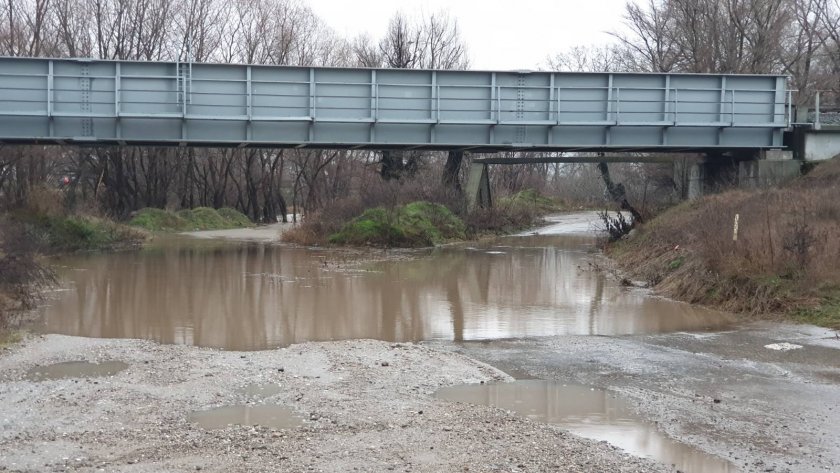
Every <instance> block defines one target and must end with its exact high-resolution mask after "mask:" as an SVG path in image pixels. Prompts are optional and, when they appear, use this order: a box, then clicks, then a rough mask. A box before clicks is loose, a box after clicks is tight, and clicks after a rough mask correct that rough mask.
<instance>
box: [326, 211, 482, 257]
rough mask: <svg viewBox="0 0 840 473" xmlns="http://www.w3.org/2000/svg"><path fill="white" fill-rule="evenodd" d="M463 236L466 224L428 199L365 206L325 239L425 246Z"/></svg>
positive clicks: (461, 238)
mask: <svg viewBox="0 0 840 473" xmlns="http://www.w3.org/2000/svg"><path fill="white" fill-rule="evenodd" d="M464 238H466V227H465V225H464V222H463V221H461V219H460V218H458V217H457V216H456V215H455V214H453V213H452V212H451V211H450V210H449V209H447V208H446V207H444V206H443V205H440V204H433V203H430V202H412V203H410V204H406V205H404V206H398V207H394V208H392V209H386V208H383V207H377V208H373V209H368V210H365V211H364V212H363V213H362V214H361V215H360V216H358V217H356V218H354V219H352V220H351V221H350V222H348V223H346V224H345V225H344V226H343V227H342V228H341V230H340V231H338V232H337V233H334V234H332V235H330V236H329V238H328V241H329V242H330V243H333V244H339V245H354V246H365V245H370V246H387V247H426V246H434V245H437V244H440V243H444V242H446V241H453V240H463V239H464Z"/></svg>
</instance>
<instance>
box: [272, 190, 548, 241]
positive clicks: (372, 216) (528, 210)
mask: <svg viewBox="0 0 840 473" xmlns="http://www.w3.org/2000/svg"><path fill="white" fill-rule="evenodd" d="M561 209H562V207H561V206H560V205H559V204H558V203H556V202H554V201H553V200H551V199H549V198H546V197H543V196H540V195H539V194H538V193H536V192H534V191H533V190H526V191H522V192H519V193H517V194H514V195H512V196H509V197H503V198H501V199H499V201H498V202H496V203H494V206H493V207H492V208H490V209H479V210H476V211H474V212H470V213H467V214H465V215H464V216H463V218H462V217H461V216H459V215H458V214H456V213H454V212H453V211H452V210H451V209H449V208H447V207H446V206H444V205H441V204H436V203H431V202H426V201H416V202H410V203H407V204H404V205H394V206H390V207H385V206H380V207H374V208H370V209H366V210H363V211H361V212H360V211H359V209H358V208H354V209H349V210H347V209H338V210H337V211H335V212H333V213H329V210H328V211H327V212H326V213H322V214H320V215H316V216H314V217H312V218H309V219H306V220H304V222H303V223H302V224H301V225H298V226H297V227H296V228H294V229H292V230H290V231H288V232H286V233H284V234H283V239H284V240H285V241H288V242H292V243H298V244H303V245H317V244H333V245H349V246H376V247H398V248H420V247H429V246H434V245H439V244H442V243H447V242H453V241H463V240H467V239H473V238H477V237H481V236H485V235H491V234H505V233H510V232H513V231H517V230H521V229H524V228H528V227H530V226H533V225H534V224H536V223H537V222H538V221H539V220H540V219H541V217H542V216H544V215H546V214H548V213H550V212H553V211H559V210H561ZM359 212H360V213H359Z"/></svg>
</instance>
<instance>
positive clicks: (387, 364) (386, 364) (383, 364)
mask: <svg viewBox="0 0 840 473" xmlns="http://www.w3.org/2000/svg"><path fill="white" fill-rule="evenodd" d="M382 366H390V364H389V363H388V362H387V361H383V362H382Z"/></svg>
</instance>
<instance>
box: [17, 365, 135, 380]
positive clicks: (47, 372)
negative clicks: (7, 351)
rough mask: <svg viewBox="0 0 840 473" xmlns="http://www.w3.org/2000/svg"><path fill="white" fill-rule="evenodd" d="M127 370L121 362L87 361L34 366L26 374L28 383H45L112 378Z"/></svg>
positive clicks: (126, 366)
mask: <svg viewBox="0 0 840 473" xmlns="http://www.w3.org/2000/svg"><path fill="white" fill-rule="evenodd" d="M126 368H128V364H126V363H123V362H122V361H106V362H104V363H90V362H88V361H66V362H64V363H55V364H52V365H47V366H36V367H34V368H32V369H30V370H29V371H27V372H26V379H27V380H29V381H45V380H48V379H64V378H99V377H103V376H113V375H115V374H117V373H119V372H120V371H122V370H124V369H126Z"/></svg>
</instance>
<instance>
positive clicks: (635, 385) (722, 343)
mask: <svg viewBox="0 0 840 473" xmlns="http://www.w3.org/2000/svg"><path fill="white" fill-rule="evenodd" d="M784 343H789V344H790V345H784ZM778 344H782V345H780V346H781V347H783V348H793V349H790V350H787V351H784V350H778V349H772V348H774V347H775V348H778V347H779V346H777V345H778ZM768 345H770V346H771V348H767V346H768ZM797 346H798V347H801V348H796V347H797ZM449 347H450V349H452V350H454V351H457V352H459V353H462V354H465V355H467V356H470V357H473V358H476V359H478V360H481V361H484V362H487V363H489V364H492V365H494V366H496V367H499V368H501V369H504V370H506V371H508V372H509V373H512V374H514V375H517V376H520V377H536V378H541V379H555V380H562V381H568V382H574V383H580V384H585V385H590V386H596V387H601V388H605V389H608V390H610V391H613V392H616V393H618V394H620V395H621V396H623V397H625V398H626V399H628V400H629V401H630V404H631V405H632V406H634V408H635V410H636V411H637V412H638V414H639V415H641V416H642V417H643V418H646V419H648V420H649V421H651V422H655V423H656V424H657V425H658V427H659V428H660V429H661V430H662V431H664V432H665V433H667V434H668V435H669V436H671V437H673V438H675V439H677V440H680V441H682V442H685V443H687V444H689V445H692V446H695V447H697V448H699V449H701V450H704V451H706V452H708V453H711V454H713V455H716V456H719V457H721V458H724V459H726V460H729V461H731V462H732V463H733V464H735V465H737V466H738V467H739V468H740V469H741V470H742V471H757V472H770V471H773V472H792V473H793V472H795V473H799V472H814V471H832V472H836V471H840V440H838V439H840V339H837V338H836V334H835V333H834V332H833V331H830V330H826V329H820V328H817V327H812V326H794V325H780V324H774V323H755V324H751V325H748V326H745V327H743V328H741V329H738V330H735V331H730V332H721V333H672V334H662V335H643V336H624V337H598V336H586V337H581V336H568V337H551V338H544V339H536V340H509V341H495V342H474V343H463V344H458V345H454V346H453V345H449Z"/></svg>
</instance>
